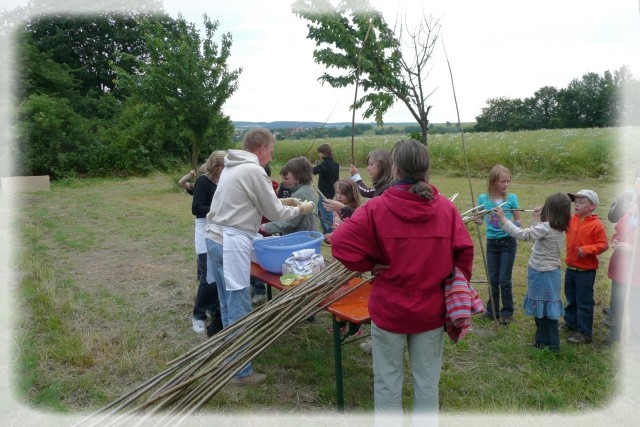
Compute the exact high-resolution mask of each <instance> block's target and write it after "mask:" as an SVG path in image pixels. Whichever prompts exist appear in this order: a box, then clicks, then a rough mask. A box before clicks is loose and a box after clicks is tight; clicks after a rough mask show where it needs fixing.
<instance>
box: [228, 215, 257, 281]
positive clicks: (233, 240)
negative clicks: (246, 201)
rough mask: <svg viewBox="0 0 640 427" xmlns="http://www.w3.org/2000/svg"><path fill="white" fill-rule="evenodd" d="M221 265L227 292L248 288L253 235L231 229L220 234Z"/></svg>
mask: <svg viewBox="0 0 640 427" xmlns="http://www.w3.org/2000/svg"><path fill="white" fill-rule="evenodd" d="M222 235H223V238H222V239H223V242H224V243H223V245H222V265H223V271H224V286H225V289H226V290H227V291H239V290H241V289H245V288H248V287H249V286H250V276H251V247H252V246H253V238H254V237H255V233H248V232H246V231H243V230H239V229H237V228H233V227H224V230H223V232H222Z"/></svg>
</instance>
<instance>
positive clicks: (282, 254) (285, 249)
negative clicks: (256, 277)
mask: <svg viewBox="0 0 640 427" xmlns="http://www.w3.org/2000/svg"><path fill="white" fill-rule="evenodd" d="M323 238H324V236H323V235H322V233H320V232H317V231H298V232H296V233H291V234H287V235H285V236H279V237H268V238H264V239H256V240H254V241H253V250H254V253H255V257H256V261H257V262H258V264H259V265H260V267H262V268H264V269H265V270H267V271H270V272H271V273H276V274H282V264H284V262H285V261H286V259H287V258H289V257H290V256H291V254H292V253H293V252H295V251H299V250H302V249H314V250H315V251H316V253H317V254H319V253H321V252H320V244H321V243H322V239H323Z"/></svg>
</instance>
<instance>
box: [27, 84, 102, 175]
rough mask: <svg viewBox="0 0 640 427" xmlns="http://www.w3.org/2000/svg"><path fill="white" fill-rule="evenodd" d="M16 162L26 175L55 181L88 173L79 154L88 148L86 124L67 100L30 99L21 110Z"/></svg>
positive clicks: (42, 97)
mask: <svg viewBox="0 0 640 427" xmlns="http://www.w3.org/2000/svg"><path fill="white" fill-rule="evenodd" d="M18 120H19V125H18V127H17V134H18V135H17V140H18V147H17V148H18V152H17V153H16V158H17V160H18V161H19V164H20V166H21V169H22V170H20V172H21V173H22V174H25V175H51V176H52V177H53V178H54V179H55V178H61V177H65V176H72V175H75V174H76V173H77V172H83V171H86V169H85V167H84V165H83V164H82V162H81V161H80V158H79V156H78V151H79V150H81V149H82V147H86V146H87V145H88V141H89V134H88V132H87V130H86V120H85V119H83V118H82V117H80V116H79V115H78V114H77V113H76V112H75V111H74V110H73V108H72V107H71V106H70V104H69V101H67V100H66V99H60V98H53V97H51V96H49V95H44V94H43V95H36V94H34V95H30V96H29V97H28V98H27V99H25V100H24V101H23V102H22V103H21V105H20V108H19V110H18Z"/></svg>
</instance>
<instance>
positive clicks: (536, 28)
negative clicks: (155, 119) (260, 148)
mask: <svg viewBox="0 0 640 427" xmlns="http://www.w3.org/2000/svg"><path fill="white" fill-rule="evenodd" d="M291 3H292V1H291V0H284V1H282V0H276V1H270V2H266V1H258V0H236V1H233V2H215V3H214V2H210V1H204V0H189V1H184V0H166V1H165V10H166V11H167V12H168V13H169V14H171V15H173V16H175V15H176V14H177V13H178V12H181V13H182V14H183V15H184V16H185V17H186V18H187V19H188V20H189V21H192V22H200V21H201V20H202V19H201V16H202V14H203V13H207V14H208V15H209V16H210V17H211V18H212V19H218V20H220V23H221V30H222V31H224V32H227V31H229V32H231V33H232V34H233V37H234V46H233V49H232V57H231V65H232V66H233V67H240V66H241V67H242V68H243V73H242V75H241V77H240V84H239V89H238V91H237V92H236V93H235V94H234V96H233V97H232V98H231V99H230V100H229V101H228V103H227V105H226V106H225V111H226V113H227V114H230V115H231V118H232V119H233V120H253V121H274V120H315V121H322V122H324V121H325V120H326V119H327V117H328V116H329V114H331V112H332V110H334V107H335V110H334V111H333V114H331V118H330V121H350V120H351V113H350V112H349V110H348V106H349V104H350V102H351V100H352V98H353V93H354V90H353V88H347V89H344V90H338V89H333V88H331V87H330V86H328V85H324V86H322V85H321V84H320V83H319V82H318V81H317V78H318V77H319V76H320V75H321V74H322V72H323V68H322V67H320V66H319V65H317V64H315V63H314V62H313V57H312V52H313V49H314V47H315V46H314V43H313V41H311V40H308V39H306V34H307V29H306V21H305V20H303V19H301V18H298V17H296V16H294V15H293V14H292V13H291ZM333 3H334V4H335V3H336V2H335V1H334V2H333ZM220 4H223V5H220ZM371 4H372V5H374V6H375V7H376V8H377V9H378V10H380V11H381V12H382V13H383V15H384V16H385V18H386V20H387V22H389V23H390V24H393V22H395V19H396V15H397V14H398V11H400V13H401V14H406V15H407V16H410V17H416V16H421V15H422V13H423V11H424V13H425V14H427V15H429V14H431V15H432V16H434V17H436V18H440V20H441V24H442V36H443V40H444V46H445V48H446V50H447V54H448V56H449V60H450V62H451V68H452V71H453V77H454V83H455V88H456V93H457V99H458V105H459V109H460V116H461V119H462V121H473V120H475V117H476V116H477V115H479V114H480V111H481V108H482V107H484V106H485V104H486V100H487V99H489V98H495V97H500V96H506V97H510V98H516V97H520V98H525V97H529V96H533V94H534V92H535V91H536V90H537V89H539V88H541V87H543V86H555V87H556V88H561V87H566V86H567V85H568V84H569V82H570V81H571V80H572V79H574V78H581V77H582V75H583V74H585V73H587V72H596V73H598V74H600V75H602V73H604V71H606V70H611V71H613V70H617V69H619V68H620V67H621V66H622V65H625V64H626V65H629V66H630V67H631V71H632V73H633V74H634V75H635V76H636V77H638V78H640V55H638V50H639V47H640V14H639V11H638V0H615V1H612V2H606V3H605V2H603V1H601V0H598V1H595V0H563V1H558V0H540V1H536V2H519V1H507V0H504V1H502V0H500V1H486V0H485V1H477V0H459V1H447V0H432V1H421V0H413V1H412V0H400V1H388V0H387V1H383V0H372V1H371ZM402 11H406V13H402ZM428 86H429V87H430V89H435V90H436V91H435V93H434V94H433V95H432V97H431V98H430V101H431V102H430V105H433V108H432V109H431V113H430V116H429V118H430V121H432V122H444V121H452V122H453V121H456V110H455V102H454V99H453V92H452V87H451V79H450V76H449V72H448V68H447V64H446V60H445V57H444V53H443V50H442V45H439V46H438V50H437V51H436V56H435V58H434V62H433V69H432V71H431V74H430V76H429V79H428ZM356 119H357V120H361V113H357V116H356ZM385 120H386V121H388V122H393V121H413V118H412V116H411V115H410V113H409V112H408V110H407V109H406V107H405V106H404V105H401V104H400V103H397V104H396V106H395V107H394V109H393V110H392V111H391V112H390V113H389V114H387V116H386V117H385Z"/></svg>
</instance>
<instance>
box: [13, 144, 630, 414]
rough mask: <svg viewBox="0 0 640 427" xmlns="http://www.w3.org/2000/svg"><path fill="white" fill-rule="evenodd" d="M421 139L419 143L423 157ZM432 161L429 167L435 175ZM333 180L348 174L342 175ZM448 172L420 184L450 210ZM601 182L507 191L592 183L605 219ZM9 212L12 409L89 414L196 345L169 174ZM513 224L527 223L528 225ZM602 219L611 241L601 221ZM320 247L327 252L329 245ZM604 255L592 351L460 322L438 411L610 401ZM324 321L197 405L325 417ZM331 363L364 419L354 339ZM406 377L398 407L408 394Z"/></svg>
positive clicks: (527, 178)
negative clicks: (339, 365) (257, 382)
mask: <svg viewBox="0 0 640 427" xmlns="http://www.w3.org/2000/svg"><path fill="white" fill-rule="evenodd" d="M494 139H497V136H496V137H495V138H494ZM476 142H477V141H476ZM493 143H496V142H495V141H494V142H493ZM296 144H304V142H298V143H296ZM371 144H373V142H372V143H371ZM441 144H444V142H441ZM451 144H453V142H451ZM478 144H479V143H478ZM332 145H333V146H334V149H335V148H336V147H337V149H338V150H337V151H338V152H341V151H340V150H343V151H344V150H346V149H347V148H348V149H349V150H350V146H349V147H345V146H343V145H341V144H340V143H339V142H335V143H332ZM436 145H438V144H437V143H436V142H433V139H432V145H431V148H432V150H433V151H435V149H434V147H435V146H436ZM308 146H309V145H305V146H300V147H296V148H295V150H298V151H296V153H298V152H299V150H303V151H302V153H300V154H304V151H306V149H307V148H308ZM316 146H317V145H316ZM291 147H293V144H291V146H288V145H287V143H286V142H282V143H281V142H278V147H277V149H276V153H277V156H278V157H277V159H276V161H278V162H280V163H279V165H281V164H282V159H283V156H285V155H293V153H292V152H291V151H290V150H294V148H291ZM372 148H373V146H365V147H364V148H363V147H360V146H358V152H362V153H364V155H366V152H368V151H369V150H370V149H372ZM312 150H315V147H314V148H313V149H312ZM576 150H578V148H576ZM585 150H586V148H585ZM433 151H432V152H433ZM556 151H560V149H559V148H557V147H556ZM614 151H615V150H614V149H610V150H607V153H609V152H614ZM286 153H289V154H286ZM312 154H315V151H313V152H312ZM295 155H299V154H295ZM310 157H311V156H310ZM569 157H572V158H573V157H574V156H573V154H572V153H571V154H570V155H569ZM439 161H440V160H439V159H437V158H434V166H436V165H437V164H438V162H439ZM545 161H546V162H547V163H553V161H552V160H549V159H546V160H545ZM342 163H343V166H346V165H347V164H348V163H349V162H344V161H343V162H342ZM522 163H523V164H525V163H526V162H525V161H523V162H522ZM436 169H438V168H437V167H436ZM442 169H447V168H440V170H442ZM277 170H278V168H277V166H276V167H275V168H274V171H276V172H277ZM451 170H453V169H451ZM447 171H449V169H447ZM363 172H364V168H363ZM341 174H342V175H344V176H347V175H348V170H347V168H346V167H343V168H342V170H341ZM476 174H477V175H482V174H481V173H480V172H479V171H476ZM364 175H366V172H365V173H363V176H364ZM457 175H458V174H456V173H446V174H445V173H442V172H441V171H440V172H436V173H434V174H432V176H431V182H432V183H433V184H434V185H436V186H437V187H438V188H439V189H440V190H441V192H443V193H444V194H446V195H451V194H453V193H460V195H459V196H458V198H457V199H456V205H457V206H458V208H459V210H460V211H461V212H463V211H465V210H467V209H469V208H470V207H472V206H473V205H474V204H475V203H474V200H473V199H472V197H471V192H470V190H469V185H470V184H469V181H467V179H466V178H463V177H460V176H457ZM614 175H615V174H613V173H611V174H609V175H607V177H608V178H610V179H594V178H588V177H587V176H588V173H586V172H584V173H581V174H579V175H578V176H576V177H575V178H574V179H567V178H562V177H559V178H557V179H554V180H547V181H545V182H544V185H540V176H539V175H527V174H519V175H516V176H514V180H513V182H512V188H511V190H512V191H513V192H515V193H516V194H518V196H519V198H520V202H521V204H522V205H523V206H524V207H533V206H535V205H539V204H542V202H543V201H544V199H545V197H546V196H547V195H548V194H550V193H552V192H555V191H564V192H566V191H577V190H579V189H581V188H591V189H593V190H595V191H597V192H598V194H599V195H600V198H601V202H602V203H601V206H602V207H601V208H599V209H598V211H597V213H599V214H600V215H601V216H606V207H607V206H608V205H609V204H610V202H611V201H612V199H613V198H614V197H615V195H616V193H617V181H616V180H615V179H614ZM471 186H472V188H473V192H474V197H475V198H477V196H478V194H479V193H480V192H482V191H484V190H485V179H484V178H472V180H471ZM15 203H16V210H17V211H19V212H23V211H24V212H30V215H27V216H25V217H22V218H21V219H20V222H19V223H18V222H16V224H15V227H16V229H17V230H18V234H19V238H20V241H21V244H20V246H19V248H17V249H16V251H15V253H14V255H15V257H14V263H15V269H16V271H19V272H20V276H19V280H20V286H19V289H20V290H19V294H18V295H17V299H18V301H19V306H18V307H17V309H16V311H15V313H14V315H15V316H16V318H17V322H16V325H17V330H16V331H14V335H15V336H16V340H15V342H16V349H15V350H16V354H17V358H16V364H15V370H16V372H17V375H16V377H17V378H18V382H17V390H15V393H16V394H17V395H18V396H20V399H22V400H23V401H24V402H25V403H26V404H28V405H30V406H33V407H37V408H41V409H44V410H47V411H55V412H71V413H75V412H78V411H91V410H93V409H97V408H99V407H101V406H103V405H105V404H106V403H108V402H110V401H112V400H114V399H116V398H117V397H119V396H120V395H122V394H123V393H124V392H125V391H127V390H130V389H131V388H133V387H135V386H137V385H138V384H140V383H141V382H143V381H144V380H146V379H148V378H150V377H151V376H153V375H154V374H156V373H158V372H160V371H162V370H163V369H164V367H165V363H166V362H167V361H168V360H171V359H172V358H174V357H176V356H178V355H180V354H182V353H184V352H185V351H187V350H188V349H190V348H192V347H194V346H195V345H197V344H198V343H200V342H201V340H202V337H199V336H196V335H195V334H193V332H192V331H191V322H190V317H191V310H192V303H193V297H194V295H195V291H196V287H197V284H196V281H195V255H194V253H193V252H194V251H193V243H192V239H193V217H192V215H191V213H190V203H191V198H190V197H189V196H187V195H185V194H184V193H181V192H179V191H176V186H175V179H174V176H173V175H171V174H170V175H165V174H156V175H153V176H150V177H147V178H130V179H104V180H87V181H67V182H64V183H61V184H56V183H54V185H53V187H52V191H51V192H50V193H38V194H22V195H17V196H15ZM524 215H525V220H524V222H525V224H526V223H527V221H528V220H529V218H528V217H527V216H526V215H527V214H524ZM604 223H605V226H606V227H607V230H608V232H609V236H610V235H611V232H612V227H611V224H609V223H608V222H606V220H605V221H604ZM469 229H470V232H471V235H472V236H473V237H474V239H475V240H476V254H477V255H476V262H475V269H474V282H475V286H476V287H477V289H478V290H479V292H480V294H481V296H482V297H483V299H485V300H486V296H487V294H488V292H487V285H486V274H485V271H484V267H483V261H482V256H481V251H480V246H479V244H478V235H477V230H476V229H475V226H472V225H470V226H469ZM530 248H531V244H529V243H523V242H521V243H519V246H518V254H517V259H516V264H515V268H514V277H515V280H514V296H515V301H516V305H517V306H519V302H520V301H521V300H522V297H523V295H524V292H525V289H526V262H527V259H528V257H529V254H530ZM323 251H324V253H325V256H326V257H327V258H330V251H329V249H328V248H326V247H325V248H324V249H323ZM608 257H609V252H607V253H605V254H604V255H603V256H602V257H601V266H602V267H601V269H600V271H599V273H598V275H597V281H596V304H597V305H596V310H595V322H594V323H595V325H594V326H595V329H594V343H593V344H592V345H589V346H578V347H572V346H569V345H567V344H564V343H563V345H562V350H561V353H560V354H558V355H555V354H551V353H549V352H546V351H542V352H541V351H535V350H533V349H530V348H529V347H528V346H527V343H529V342H530V341H531V340H532V337H533V333H534V323H533V320H532V319H531V318H528V317H525V316H524V315H523V314H522V312H521V310H517V311H516V315H515V322H514V323H513V324H511V325H509V326H508V327H507V326H499V325H495V324H493V323H483V322H474V330H473V331H472V332H471V333H470V334H469V335H468V336H467V337H466V338H465V339H463V340H462V341H461V342H459V343H458V344H455V345H454V344H452V343H451V342H449V341H447V342H446V344H445V355H444V366H443V371H442V378H441V386H440V394H441V406H442V412H443V413H445V414H457V413H463V412H469V411H471V412H475V411H477V412H480V413H485V414H486V413H504V412H512V411H516V412H523V413H524V412H527V413H539V412H543V413H544V412H554V413H555V412H562V413H577V412H580V411H582V410H584V409H594V408H602V407H605V406H606V405H607V404H609V402H610V401H611V399H612V398H613V396H614V395H615V393H616V389H617V386H618V381H619V371H618V366H617V363H616V358H615V357H614V356H615V348H612V347H608V346H606V345H604V344H603V338H604V336H605V334H606V332H607V330H606V328H604V326H602V320H603V319H602V313H601V310H600V309H601V308H602V307H603V306H606V305H608V299H609V286H610V285H609V281H608V279H607V278H606V265H607V260H608ZM330 327H331V319H330V316H329V315H328V314H327V313H320V314H318V315H317V316H316V322H314V323H307V322H304V323H303V324H300V325H296V326H295V327H293V328H292V329H291V330H290V331H289V332H288V333H287V334H285V336H283V337H282V338H281V339H280V340H278V342H276V343H275V344H274V345H272V346H271V347H270V348H269V349H268V350H267V351H266V352H265V353H264V354H263V355H261V356H259V357H258V358H257V359H256V360H255V363H254V365H255V367H256V369H257V370H259V371H261V372H265V373H267V375H268V380H267V385H266V386H263V387H257V388H255V389H250V390H242V391H240V392H238V391H234V390H229V389H227V388H225V389H224V390H223V391H222V392H220V393H218V395H217V396H215V397H214V398H213V399H212V400H211V401H210V402H209V404H208V405H207V406H206V407H205V408H204V409H203V410H204V411H205V412H215V413H249V412H255V411H266V412H278V413H287V414H291V413H299V412H300V411H305V412H306V411H314V412H316V411H325V410H326V411H332V410H333V409H334V407H335V378H334V371H333V369H334V366H333V348H332V341H331V336H330V335H329V333H328V332H327V329H328V328H330ZM343 363H344V378H345V401H346V406H347V410H348V411H350V412H355V413H358V412H368V411H370V410H371V409H372V408H373V385H372V380H371V358H370V356H368V355H366V354H364V353H362V352H361V351H360V350H359V348H358V346H357V344H349V345H346V346H344V348H343ZM408 375H409V374H408V373H407V380H406V381H405V390H404V402H405V406H407V407H409V406H410V402H411V400H412V398H411V396H412V389H411V384H410V383H411V382H410V379H409V376H408Z"/></svg>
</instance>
